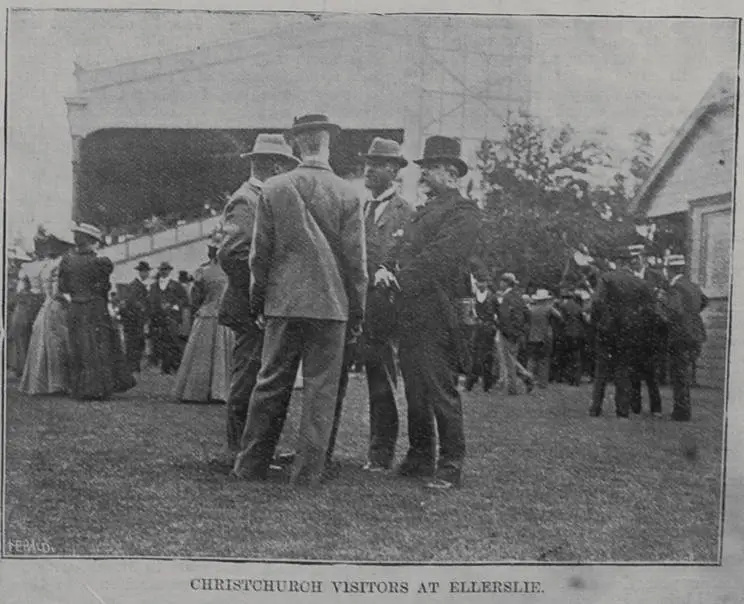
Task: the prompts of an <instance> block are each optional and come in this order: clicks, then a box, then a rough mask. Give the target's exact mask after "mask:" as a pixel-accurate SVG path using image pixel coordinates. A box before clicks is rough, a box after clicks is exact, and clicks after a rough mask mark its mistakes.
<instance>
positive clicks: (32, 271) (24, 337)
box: [7, 235, 48, 377]
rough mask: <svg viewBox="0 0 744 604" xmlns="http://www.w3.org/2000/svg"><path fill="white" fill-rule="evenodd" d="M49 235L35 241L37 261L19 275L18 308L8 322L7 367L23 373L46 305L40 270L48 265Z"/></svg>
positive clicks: (19, 374)
mask: <svg viewBox="0 0 744 604" xmlns="http://www.w3.org/2000/svg"><path fill="white" fill-rule="evenodd" d="M47 241H48V238H47V237H46V235H44V236H37V237H36V239H35V241H34V248H35V255H36V260H33V261H30V262H26V263H24V265H23V266H22V267H21V270H20V271H19V273H18V285H17V288H16V292H17V293H16V305H15V308H14V309H13V314H12V316H11V317H10V321H9V323H8V361H7V363H8V368H9V369H10V370H12V371H13V372H15V374H16V375H17V376H18V377H21V375H22V374H23V369H24V367H25V366H26V356H27V355H28V346H29V342H30V340H31V331H32V330H33V326H34V321H35V320H36V315H37V314H39V311H40V310H41V306H42V304H44V291H43V286H42V280H41V269H42V267H43V266H44V265H45V264H46V254H47Z"/></svg>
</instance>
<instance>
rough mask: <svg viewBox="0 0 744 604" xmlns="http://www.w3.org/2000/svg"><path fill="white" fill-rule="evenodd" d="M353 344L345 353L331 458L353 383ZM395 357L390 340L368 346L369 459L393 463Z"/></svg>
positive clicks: (395, 427) (374, 461)
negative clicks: (350, 382)
mask: <svg viewBox="0 0 744 604" xmlns="http://www.w3.org/2000/svg"><path fill="white" fill-rule="evenodd" d="M351 350H352V347H350V346H347V347H346V350H345V354H344V362H343V370H342V372H341V379H340V380H339V388H338V401H337V402H336V411H335V413H334V417H333V428H332V430H331V440H330V443H329V445H328V453H327V461H328V462H330V461H331V459H332V457H333V451H334V449H335V446H336V437H337V435H338V428H339V424H340V421H341V412H342V408H343V401H344V398H345V397H346V390H347V387H348V384H349V367H350V364H351V362H352V361H351V356H352V355H351ZM394 363H395V361H394V359H393V347H392V345H391V344H390V342H383V343H375V344H374V345H373V346H368V352H367V353H366V355H365V360H364V369H365V372H366V374H367V392H368V394H369V451H368V453H367V459H368V460H369V461H370V462H372V463H375V464H379V465H381V466H385V467H390V466H392V464H393V459H394V457H395V444H396V443H397V441H398V408H397V406H396V404H395V364H394Z"/></svg>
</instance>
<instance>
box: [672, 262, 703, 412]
mask: <svg viewBox="0 0 744 604" xmlns="http://www.w3.org/2000/svg"><path fill="white" fill-rule="evenodd" d="M667 266H668V268H669V273H670V276H671V281H670V282H669V289H668V291H667V295H666V296H665V298H664V303H665V306H666V308H667V312H668V317H669V359H670V378H671V382H672V393H673V395H674V410H673V411H672V419H673V420H675V421H679V422H687V421H690V418H691V417H692V411H691V404H690V385H691V384H692V366H693V364H694V363H695V360H696V359H697V357H698V356H699V355H700V347H701V346H702V344H703V342H705V338H706V333H705V324H704V323H703V319H702V317H701V316H700V313H702V312H703V310H705V308H706V307H707V306H708V298H707V296H706V295H705V294H704V293H703V291H702V290H701V289H700V286H699V285H697V284H696V283H693V282H692V281H690V279H689V278H687V277H686V276H685V274H684V270H685V257H684V256H681V255H672V256H670V257H669V258H668V265H667Z"/></svg>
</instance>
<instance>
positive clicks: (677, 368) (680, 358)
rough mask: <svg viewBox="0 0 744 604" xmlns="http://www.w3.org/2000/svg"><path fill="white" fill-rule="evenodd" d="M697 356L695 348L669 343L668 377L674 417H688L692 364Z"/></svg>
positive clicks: (690, 409) (684, 418) (690, 413)
mask: <svg viewBox="0 0 744 604" xmlns="http://www.w3.org/2000/svg"><path fill="white" fill-rule="evenodd" d="M696 357H697V349H696V348H695V347H694V346H688V345H686V344H677V343H671V344H670V346H669V377H670V380H671V382H672V395H673V396H674V410H673V411H672V417H673V418H675V419H683V420H687V419H690V417H691V415H692V406H691V403H690V387H691V386H692V366H693V363H694V362H695V359H696Z"/></svg>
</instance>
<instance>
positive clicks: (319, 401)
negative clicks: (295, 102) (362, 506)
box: [233, 114, 368, 485]
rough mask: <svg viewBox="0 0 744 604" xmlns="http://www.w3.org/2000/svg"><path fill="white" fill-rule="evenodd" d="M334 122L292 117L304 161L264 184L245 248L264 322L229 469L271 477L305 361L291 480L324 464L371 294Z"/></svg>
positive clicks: (311, 481)
mask: <svg viewBox="0 0 744 604" xmlns="http://www.w3.org/2000/svg"><path fill="white" fill-rule="evenodd" d="M339 130H340V128H339V127H338V126H337V125H335V124H333V123H331V122H330V121H329V120H328V118H327V117H326V116H325V115H320V114H314V115H305V116H302V117H298V118H295V120H294V124H293V126H292V128H291V130H290V131H289V132H288V135H289V136H290V137H291V138H292V139H293V140H294V142H295V143H296V145H297V147H298V148H299V149H300V154H301V156H302V163H301V164H300V165H299V166H298V167H297V168H296V169H295V170H292V171H291V172H287V173H286V174H281V175H279V176H275V177H273V178H270V179H269V180H268V181H267V182H265V183H264V185H263V188H262V191H261V196H260V198H259V201H258V208H257V210H256V224H255V227H254V231H253V244H252V247H251V254H250V269H251V284H250V292H249V295H250V309H251V312H252V314H253V316H254V317H256V320H257V321H258V324H259V326H260V327H262V328H263V329H264V343H263V351H262V355H261V369H260V370H259V373H258V380H257V382H256V386H255V388H254V389H253V393H252V395H251V400H250V405H249V408H248V418H247V420H246V424H245V431H244V433H243V438H242V443H241V449H242V450H241V451H240V453H238V455H237V457H236V460H235V466H234V469H233V471H234V473H235V474H237V475H238V476H241V477H243V478H246V479H249V480H263V479H265V478H266V477H267V473H268V470H269V466H270V464H271V461H272V458H273V455H274V451H275V449H276V445H277V441H278V439H279V436H280V434H281V431H282V428H283V425H284V420H285V417H286V414H287V408H288V405H289V400H290V397H291V394H292V386H293V384H294V381H295V377H296V374H297V369H298V366H299V364H300V362H302V367H303V377H304V392H303V403H302V407H303V408H302V416H301V420H300V428H299V437H298V447H297V455H296V458H295V460H294V464H293V467H292V475H291V482H292V483H293V484H297V485H316V484H318V483H319V482H320V481H321V478H322V475H323V470H324V467H325V462H326V454H327V451H328V447H329V443H330V438H331V432H332V427H333V418H334V413H335V409H336V401H337V399H338V393H339V381H340V376H341V367H342V360H343V356H344V347H345V340H346V333H347V323H348V328H349V332H350V333H358V330H359V326H361V324H362V321H363V319H364V305H365V298H366V294H367V281H368V279H367V266H366V262H367V254H366V248H365V242H364V222H363V220H364V219H363V216H362V204H361V201H360V199H359V197H358V195H357V194H356V192H355V190H354V188H353V186H352V185H351V184H349V183H348V182H346V181H344V180H343V179H341V178H339V177H338V176H336V175H335V174H334V173H333V172H332V171H331V167H330V165H329V163H328V159H329V154H330V140H331V136H332V135H333V134H335V133H337V132H338V131H339Z"/></svg>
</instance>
